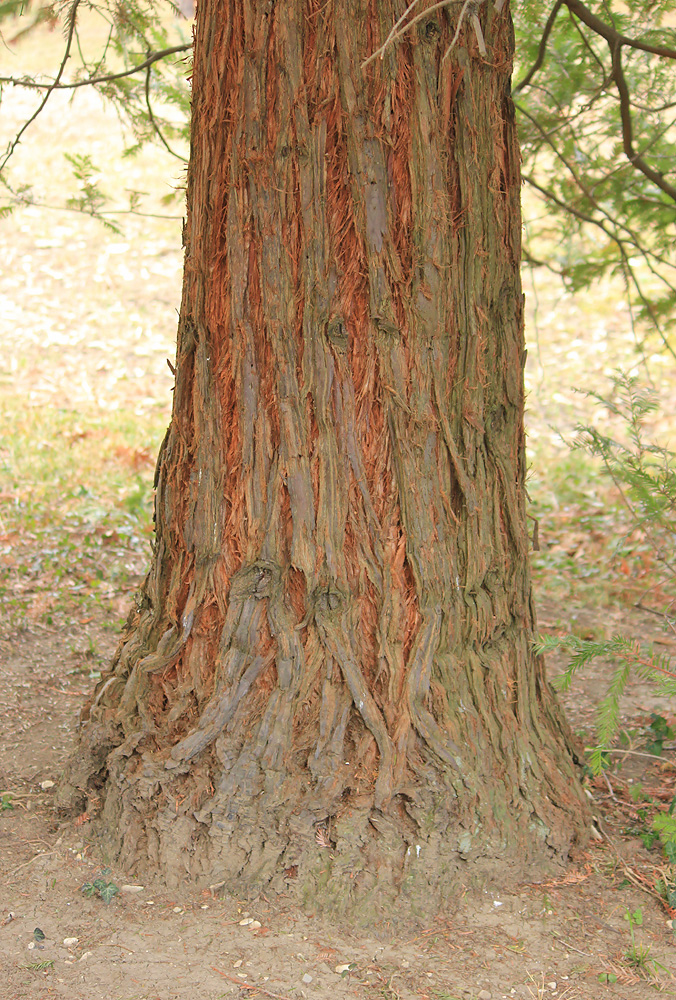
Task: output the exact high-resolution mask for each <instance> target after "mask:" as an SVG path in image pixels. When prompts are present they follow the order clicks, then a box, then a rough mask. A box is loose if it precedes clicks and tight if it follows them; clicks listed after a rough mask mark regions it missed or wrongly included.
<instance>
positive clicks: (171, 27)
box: [0, 0, 192, 232]
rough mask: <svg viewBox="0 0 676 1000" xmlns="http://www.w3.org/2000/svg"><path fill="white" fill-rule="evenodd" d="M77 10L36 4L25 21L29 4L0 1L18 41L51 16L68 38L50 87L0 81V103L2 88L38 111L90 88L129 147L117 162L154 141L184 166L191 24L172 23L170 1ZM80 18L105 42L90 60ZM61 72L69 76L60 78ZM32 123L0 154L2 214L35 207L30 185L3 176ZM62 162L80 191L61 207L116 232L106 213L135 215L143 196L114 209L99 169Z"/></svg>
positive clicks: (26, 80)
mask: <svg viewBox="0 0 676 1000" xmlns="http://www.w3.org/2000/svg"><path fill="white" fill-rule="evenodd" d="M78 7H79V4H78V2H77V0H76V2H72V0H71V2H69V3H63V4H60V5H59V6H58V7H52V6H49V7H44V8H43V7H41V6H39V5H38V6H37V8H36V10H37V12H36V14H35V16H34V17H32V20H29V19H28V18H27V17H26V15H29V10H30V8H31V4H30V3H26V2H21V3H14V2H6V3H2V2H0V24H2V22H3V21H6V20H8V19H9V18H12V17H17V16H18V15H24V17H23V18H22V20H21V21H17V22H16V26H17V27H18V26H19V25H21V27H20V30H19V34H21V35H23V36H25V35H26V34H28V33H29V32H30V31H32V30H33V29H34V28H36V27H37V26H38V25H39V24H40V23H41V22H42V21H44V20H45V18H46V17H49V18H50V19H51V20H52V21H54V22H56V21H58V20H60V21H62V22H63V26H64V29H65V32H64V33H65V35H66V38H67V41H66V43H65V46H64V56H63V61H62V65H61V70H60V71H59V73H57V75H56V76H55V77H54V78H53V79H52V80H51V81H49V80H47V81H45V76H44V74H40V75H39V76H30V75H24V76H21V77H11V76H0V100H1V99H2V88H3V86H16V85H19V86H22V87H24V88H26V89H29V90H35V91H36V97H37V98H41V99H42V103H43V104H44V103H46V101H47V100H48V99H49V96H50V93H51V90H50V88H53V89H64V88H66V89H68V90H70V92H71V93H73V92H74V91H75V90H76V89H77V88H78V87H80V86H87V85H92V86H95V87H96V88H97V89H98V91H99V92H100V93H101V94H102V95H103V97H104V98H105V100H106V101H108V102H110V103H111V104H112V105H113V106H114V107H115V109H116V111H117V113H118V115H119V117H120V119H121V121H122V122H123V123H124V124H125V125H126V126H127V128H128V135H129V142H128V145H127V147H126V150H125V152H124V154H123V155H125V156H128V157H133V156H134V155H135V154H136V153H138V151H139V150H140V149H141V148H142V147H143V146H144V145H145V144H146V143H148V142H151V141H153V142H159V143H160V144H161V145H162V146H164V148H165V149H166V150H167V151H168V152H169V153H170V154H171V155H172V156H173V157H175V158H176V159H178V160H180V161H181V162H183V163H187V157H186V156H185V155H184V150H185V149H186V145H187V142H188V139H189V131H190V121H189V119H190V88H189V84H188V76H189V73H190V50H191V48H192V39H191V31H190V25H189V24H188V23H187V22H185V21H179V20H178V19H177V18H175V17H174V16H173V14H174V13H175V11H176V7H175V5H174V4H173V3H171V2H169V0H124V2H122V3H121V2H119V0H99V2H87V4H86V5H85V4H82V5H81V7H80V9H78ZM83 11H86V12H87V14H88V15H91V14H92V13H93V12H94V13H96V15H98V17H99V18H100V19H101V21H102V22H103V24H104V26H105V41H104V42H103V45H102V48H100V49H99V50H98V51H97V52H96V53H95V55H94V56H91V55H90V54H89V47H88V45H87V44H86V38H84V37H83V33H82V28H81V24H80V17H81V13H82V12H83ZM71 18H72V32H71V30H70V29H71ZM0 38H1V35H0ZM186 58H187V60H188V61H187V62H186ZM66 67H67V69H68V72H67V73H63V71H64V70H65V69H66ZM41 106H42V105H41ZM34 117H35V116H34ZM32 120H33V119H32V118H31V119H29V120H28V122H27V123H25V125H24V126H22V129H21V131H20V132H19V133H18V135H17V136H16V137H15V138H14V139H13V140H12V141H11V142H10V143H9V144H8V146H7V148H6V150H5V151H4V154H2V155H0V183H1V184H2V186H3V188H4V191H5V198H6V201H5V203H4V204H0V213H2V214H6V213H8V212H10V211H11V210H12V208H14V207H16V206H17V205H26V204H31V203H33V201H34V197H35V196H34V193H33V191H32V189H31V188H30V186H28V185H26V184H24V183H18V182H16V181H14V180H13V178H12V177H11V174H10V169H9V168H10V166H11V163H10V160H11V156H12V153H13V150H14V148H15V147H16V145H17V142H18V139H19V137H20V136H21V135H22V133H23V131H24V130H25V128H26V127H27V126H28V125H29V124H30V122H31V121H32ZM64 155H65V157H66V160H67V161H68V162H69V164H70V167H71V170H72V176H73V179H74V180H75V182H76V184H77V187H78V194H77V195H74V196H72V197H70V198H68V199H66V202H65V207H67V208H70V209H73V210H75V211H80V212H83V213H85V214H87V215H91V216H93V217H95V218H96V219H98V220H99V221H100V222H101V223H102V224H103V225H104V226H106V227H107V228H109V229H111V230H112V231H114V232H119V226H117V224H116V223H114V222H112V221H111V218H110V216H111V214H113V213H114V212H128V211H131V212H135V211H139V209H140V203H141V193H140V192H135V191H130V192H128V195H129V207H128V208H126V207H124V208H119V207H118V206H115V205H113V203H112V202H111V199H110V198H109V197H108V196H107V195H106V194H105V192H104V191H103V189H102V187H101V186H100V184H99V183H98V174H99V173H100V171H99V168H98V167H97V166H96V165H95V164H94V163H93V162H92V160H91V159H90V158H89V157H88V156H79V155H77V154H71V153H65V154H64ZM182 197H183V191H182V190H180V189H178V190H176V191H175V192H174V193H173V195H169V196H167V197H166V198H165V202H167V201H169V200H172V199H173V200H178V201H180V200H181V199H182Z"/></svg>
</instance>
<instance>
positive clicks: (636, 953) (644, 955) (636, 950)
mask: <svg viewBox="0 0 676 1000" xmlns="http://www.w3.org/2000/svg"><path fill="white" fill-rule="evenodd" d="M624 919H625V920H627V921H628V923H629V931H630V933H631V945H630V946H629V948H628V949H627V951H626V952H625V956H624V957H625V958H626V960H627V962H629V964H630V965H633V966H634V968H636V969H645V967H646V965H647V962H648V957H649V955H650V945H647V946H646V945H642V944H638V943H637V941H636V936H635V934H634V927H642V926H643V911H642V910H641V907H640V906H639V907H638V909H636V910H633V911H632V910H630V909H629V907H625V911H624Z"/></svg>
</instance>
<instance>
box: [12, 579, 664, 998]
mask: <svg viewBox="0 0 676 1000" xmlns="http://www.w3.org/2000/svg"><path fill="white" fill-rule="evenodd" d="M120 597H121V598H122V599H124V595H120ZM571 613H577V616H578V623H579V621H580V620H582V621H583V622H584V621H585V614H586V615H587V620H588V622H589V624H590V626H592V625H593V624H594V620H595V619H597V618H598V615H596V616H595V615H592V614H591V613H588V612H587V613H585V611H584V609H581V608H580V609H571V608H568V609H566V614H571ZM561 614H562V609H561V608H558V607H557V606H555V605H547V604H545V605H544V607H543V608H542V621H543V626H545V627H546V626H547V625H548V623H549V622H550V621H551V622H552V623H553V622H554V619H556V621H557V623H558V622H559V621H560V619H561ZM607 614H608V612H604V615H607ZM580 616H581V619H580ZM618 617H619V613H618ZM644 618H647V616H641V615H640V614H639V613H638V612H637V613H636V614H635V616H633V617H632V620H631V627H632V629H633V630H634V631H635V632H636V633H637V634H643V635H644V634H645V632H646V630H648V629H650V628H651V627H652V622H650V621H646V620H644ZM104 626H105V620H104V612H103V611H101V612H100V618H99V620H96V621H93V622H90V623H88V625H87V627H86V630H84V629H80V630H77V629H76V628H73V629H72V631H71V632H70V634H58V633H56V631H55V630H49V629H47V628H45V627H40V626H37V625H36V626H35V627H32V628H23V629H22V630H21V631H20V633H17V634H14V635H11V634H9V635H3V636H2V637H1V638H0V719H1V720H2V730H1V735H0V788H2V789H3V790H4V789H9V790H10V791H11V794H12V804H13V806H14V808H12V809H5V810H3V811H2V812H1V813H0V967H1V968H2V969H3V973H2V980H1V981H0V998H2V1000H20V998H27V1000H28V998H30V1000H43V998H44V1000H46V998H47V997H70V998H73V1000H170V998H181V1000H198V998H199V1000H212V998H213V1000H215V998H217V997H233V998H238V997H244V996H249V997H254V996H256V995H259V996H263V997H265V996H271V997H286V998H289V1000H291V998H296V997H306V998H317V1000H336V998H337V997H346V998H347V997H363V998H371V997H373V998H375V997H378V996H383V997H387V998H393V1000H394V998H402V1000H408V998H411V1000H413V998H420V1000H424V998H438V1000H452V998H458V1000H460V998H463V1000H488V998H489V996H490V997H491V998H492V1000H497V998H505V997H522V998H529V997H537V998H540V997H550V996H551V997H560V998H561V997H565V998H567V1000H586V998H600V997H607V998H617V997H619V998H623V1000H634V998H636V1000H638V998H639V997H641V998H643V997H645V996H646V995H647V990H648V989H649V988H655V989H659V990H661V991H664V992H665V994H666V995H675V994H676V978H675V977H674V975H673V973H674V972H676V945H675V943H674V935H673V932H672V930H671V928H670V926H669V925H668V924H667V919H668V914H667V913H666V912H665V910H664V908H663V906H662V905H661V904H660V903H659V902H658V900H657V899H656V898H654V897H653V896H652V895H651V894H650V892H649V891H642V890H641V888H640V887H639V885H637V884H636V879H637V878H638V879H640V878H641V877H645V879H646V884H648V883H650V882H654V880H655V877H656V868H657V866H659V864H660V860H659V854H658V853H657V852H656V851H653V852H650V853H649V852H647V851H646V850H645V849H644V848H643V847H642V845H641V843H640V841H639V840H638V839H637V838H636V837H632V836H628V835H627V834H626V833H625V832H623V830H624V829H625V828H626V826H627V823H628V821H629V820H628V816H627V811H626V807H625V808H624V810H623V809H622V808H617V802H618V800H617V798H614V796H615V797H619V796H620V794H621V788H624V787H626V785H627V782H631V781H638V780H639V779H641V780H643V781H644V783H645V785H646V787H648V786H651V785H655V784H657V785H658V786H659V788H660V789H661V790H662V792H663V793H664V789H665V788H667V789H670V790H671V794H673V791H674V785H675V784H676V766H674V765H673V764H672V763H667V762H664V761H660V762H657V763H652V762H650V761H647V764H648V767H647V769H646V768H645V767H644V765H645V764H646V760H645V759H644V758H638V757H637V758H633V759H632V760H633V765H632V766H631V767H629V768H627V769H623V771H622V772H620V773H617V774H616V773H612V774H611V777H610V781H611V784H612V791H611V788H610V787H609V786H606V785H605V784H604V783H601V784H600V787H598V788H593V789H592V790H591V792H592V794H594V796H595V799H596V802H595V810H596V815H597V817H598V820H599V827H600V830H601V831H602V832H601V834H600V836H601V837H602V839H601V840H598V839H594V840H592V841H591V845H590V847H589V848H587V849H585V850H584V851H582V852H580V853H579V855H578V856H576V857H575V858H574V859H571V862H570V865H569V866H568V867H566V868H564V869H561V870H560V871H558V872H552V873H551V874H550V875H549V876H547V877H544V878H543V877H542V876H540V877H538V876H537V875H534V881H533V882H529V883H522V884H511V883H508V882H507V883H505V882H504V881H503V880H502V879H501V875H500V872H498V871H496V873H495V877H494V879H493V880H492V881H491V882H490V884H489V883H486V884H485V885H484V886H483V888H481V887H479V888H478V887H477V886H476V885H475V886H472V887H471V888H470V887H467V891H466V892H464V893H460V894H459V896H458V899H457V900H456V901H455V902H454V905H453V907H452V910H451V911H449V912H446V913H442V914H439V915H438V917H437V918H436V919H435V920H434V921H431V922H430V923H429V925H428V926H425V927H421V928H419V929H418V930H416V931H410V930H406V931H404V930H403V928H401V927H400V926H398V921H397V915H396V913H393V914H392V916H391V919H390V920H389V921H387V922H383V923H382V924H381V925H379V926H374V927H373V928H372V929H371V932H370V933H368V934H359V935H356V934H354V933H351V932H350V930H349V929H348V928H345V927H342V928H341V927H338V926H335V925H331V926H329V925H327V923H326V922H325V921H323V920H322V919H320V918H318V917H313V916H312V915H308V914H302V913H300V912H298V910H297V909H295V908H294V907H293V906H291V905H289V903H288V901H287V900H285V899H284V898H277V897H275V898H266V897H261V898H259V899H255V900H246V901H245V900H237V899H232V898H221V896H220V895H219V891H218V889H215V890H213V891H209V890H205V891H202V892H200V891H197V890H196V889H195V888H194V886H191V885H189V884H186V885H185V886H183V888H182V889H181V891H179V892H172V893H169V892H167V890H166V888H165V887H164V886H163V885H162V883H161V882H159V881H157V880H155V881H150V880H147V879H146V878H144V877H139V874H138V873H135V872H127V871H121V870H119V869H118V868H117V867H116V866H115V864H114V863H110V862H109V860H108V859H107V858H105V857H102V856H101V853H100V851H99V849H98V847H97V843H96V840H95V838H94V837H93V834H92V830H91V823H90V822H89V821H88V819H87V817H86V814H84V815H83V816H81V817H79V818H78V819H77V820H75V821H73V820H69V821H67V822H63V821H60V820H59V818H58V816H57V815H56V814H55V812H54V810H53V808H52V805H51V803H52V797H53V794H54V791H55V788H56V783H57V782H58V779H59V772H60V768H61V766H62V764H63V761H64V759H65V757H66V755H67V754H68V752H69V748H70V746H71V744H72V740H73V737H74V734H75V729H76V725H77V718H78V710H79V706H80V705H81V703H82V701H83V699H84V697H85V694H86V692H87V691H88V690H89V688H90V685H91V684H92V683H93V681H92V680H90V679H89V673H90V670H91V669H92V668H93V667H94V666H95V665H96V664H95V663H94V662H93V661H92V657H91V649H92V646H93V643H92V639H95V640H96V648H97V650H98V652H97V654H96V655H97V660H98V662H103V661H104V660H105V659H106V658H107V656H108V655H109V653H110V652H111V649H112V646H113V644H114V635H113V633H112V632H111V631H110V630H108V629H105V628H104ZM624 626H625V628H626V627H627V621H626V616H625V621H624ZM85 632H86V634H83V633H85ZM605 679H607V678H606V677H605V676H604V671H603V669H600V670H597V671H595V672H594V673H591V674H586V675H584V676H583V678H582V679H581V681H580V682H578V683H576V685H575V687H574V689H573V690H572V691H571V692H570V694H569V695H568V696H567V698H566V705H567V709H568V712H569V716H570V718H571V721H572V723H573V726H574V727H575V728H576V729H584V728H587V727H588V726H589V724H590V720H591V717H592V715H593V711H594V704H595V700H596V699H597V697H598V694H599V691H600V690H601V685H602V684H603V683H604V680H605ZM656 709H657V710H662V711H663V710H664V706H662V705H659V704H658V703H656V702H655V701H654V699H653V700H650V699H647V698H646V696H645V694H644V692H643V691H642V690H641V688H640V687H634V689H632V690H631V691H630V692H629V694H628V696H627V699H626V704H625V706H624V712H625V715H626V717H627V720H630V719H631V718H636V719H637V720H640V719H641V718H645V717H646V715H647V714H648V713H649V712H650V711H654V710H656ZM637 763H638V769H637V767H636V764H637ZM97 877H102V879H103V881H104V882H108V883H109V882H112V883H114V884H115V885H116V886H117V887H118V888H119V889H120V890H121V891H120V892H119V894H117V895H115V896H114V897H113V898H112V900H111V901H110V903H109V904H106V903H105V902H104V901H103V899H102V898H100V897H99V896H97V895H95V896H93V897H91V898H90V897H87V896H86V895H85V894H84V893H83V891H82V886H83V885H85V884H86V883H90V884H91V883H93V882H94V880H95V879H96V878H97ZM632 880H633V881H632ZM637 909H640V911H641V916H642V921H643V923H642V926H641V927H638V928H636V929H635V934H636V939H637V942H640V944H641V945H642V946H644V947H646V948H647V947H650V949H651V950H650V959H651V960H652V959H654V960H656V962H657V963H659V964H655V965H653V964H652V963H651V965H650V968H649V970H646V969H643V970H642V969H640V968H632V966H631V965H630V964H629V963H628V962H627V960H626V958H625V954H626V951H627V949H628V947H629V945H630V943H631V938H630V927H629V924H628V922H627V920H626V919H625V914H626V913H627V910H629V911H631V912H634V911H636V910H637ZM252 921H253V922H252ZM37 929H39V931H38V930H37ZM40 931H41V932H42V933H43V934H44V939H42V936H41V934H40ZM38 939H39V940H38ZM648 972H649V973H650V980H648V979H646V978H645V977H646V976H647V975H648ZM604 975H605V976H608V975H609V976H610V977H611V978H612V976H616V981H615V982H611V983H606V982H604V983H600V982H599V976H602V977H603V976H604ZM649 983H650V985H649Z"/></svg>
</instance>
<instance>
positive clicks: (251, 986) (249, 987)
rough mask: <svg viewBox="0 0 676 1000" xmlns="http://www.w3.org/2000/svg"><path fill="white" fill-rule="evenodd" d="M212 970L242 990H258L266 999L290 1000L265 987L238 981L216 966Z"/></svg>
mask: <svg viewBox="0 0 676 1000" xmlns="http://www.w3.org/2000/svg"><path fill="white" fill-rule="evenodd" d="M211 968H212V969H213V971H214V972H217V973H218V975H219V976H223V978H224V979H229V980H230V982H232V983H237V985H238V986H239V988H240V989H241V990H256V991H257V992H258V993H264V994H265V996H266V997H274V1000H290V998H289V997H285V996H282V994H281V993H271V992H270V990H266V989H265V988H264V987H263V986H257V985H256V984H254V983H247V982H244V980H242V979H237V977H236V976H230V975H228V973H227V972H222V971H221V969H217V968H216V966H215V965H212V966H211Z"/></svg>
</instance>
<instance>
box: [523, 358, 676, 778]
mask: <svg viewBox="0 0 676 1000" xmlns="http://www.w3.org/2000/svg"><path fill="white" fill-rule="evenodd" d="M612 382H613V391H612V393H611V395H610V396H602V395H600V394H598V393H589V395H590V396H592V397H593V398H595V399H596V400H598V402H599V403H601V404H602V405H603V406H604V407H605V409H606V410H607V411H609V412H610V413H611V414H613V415H614V416H615V417H616V418H618V419H619V420H620V421H621V422H622V425H623V429H624V440H623V441H620V440H617V439H616V438H613V437H609V436H608V435H606V434H602V433H601V431H599V430H598V429H597V428H596V427H591V426H586V427H584V426H578V437H577V441H576V447H579V448H584V449H585V450H586V451H588V452H589V453H590V454H591V455H593V456H594V457H596V458H598V459H600V461H601V465H602V468H603V471H604V472H605V473H606V474H607V475H608V476H609V477H610V479H612V481H613V483H614V485H615V487H616V489H617V490H618V492H619V494H620V497H621V500H622V503H623V505H624V507H625V508H626V511H627V513H628V515H629V527H628V530H627V532H626V534H627V536H628V535H634V534H637V535H640V536H641V539H642V546H643V548H644V549H648V550H649V551H650V552H651V554H652V555H653V556H654V558H655V560H656V561H657V563H658V564H659V566H660V567H661V574H660V578H659V580H658V581H657V584H656V586H655V587H653V588H651V590H658V589H659V590H660V591H661V592H662V593H663V594H664V595H665V597H666V602H665V604H664V605H663V607H662V609H658V610H656V609H654V608H649V609H647V610H650V611H655V612H656V613H657V614H659V615H660V616H661V618H662V620H663V622H664V624H665V626H666V627H667V628H669V629H670V630H671V631H672V632H676V616H675V615H674V614H673V612H672V608H673V607H674V604H675V602H676V587H675V584H676V565H674V563H673V556H672V553H673V552H674V551H675V549H676V455H675V454H674V452H672V451H669V450H668V449H667V448H664V447H662V446H661V445H657V444H654V443H651V442H650V441H649V440H647V439H646V431H645V421H646V418H647V417H648V415H649V414H650V413H652V412H654V411H655V410H656V409H657V400H656V399H655V397H654V395H653V394H652V393H651V392H650V391H649V390H647V389H645V388H644V387H642V386H640V385H639V383H638V380H637V379H636V378H634V377H633V376H629V375H626V374H624V373H622V372H618V373H616V374H615V376H614V377H613V380H612ZM672 591H673V594H672ZM637 606H638V607H641V608H643V607H644V605H643V604H642V603H641V601H638V602H637ZM536 648H537V650H538V652H542V653H547V652H552V651H553V650H557V649H559V650H560V649H563V650H565V651H567V652H568V653H569V654H570V659H569V662H568V666H567V668H566V670H565V671H564V673H563V674H562V676H561V677H559V678H557V680H556V681H555V684H556V686H557V687H559V688H560V689H561V690H564V691H565V690H567V689H568V688H569V687H570V684H571V682H572V679H573V677H574V675H575V674H576V673H577V672H578V671H579V670H582V669H583V668H584V667H586V666H587V665H588V664H589V663H590V662H591V661H592V660H595V659H597V658H599V657H604V658H606V659H610V660H612V661H614V662H615V663H616V669H615V673H614V674H613V677H612V680H611V682H610V686H609V687H608V691H607V693H606V695H605V697H604V698H602V699H601V701H600V702H599V705H598V721H597V728H598V743H597V746H596V747H594V748H593V750H592V751H591V760H590V763H591V767H592V769H593V770H594V771H595V772H597V773H598V772H599V771H601V770H603V768H604V767H605V766H606V762H607V760H608V756H607V755H608V751H609V750H610V749H611V747H612V742H613V740H614V739H615V737H616V736H617V734H618V728H619V703H620V698H621V697H622V695H623V693H624V691H625V688H626V686H627V683H628V682H629V680H630V679H631V678H632V677H633V678H636V677H638V678H639V679H641V680H644V681H648V682H650V683H651V684H653V685H654V686H655V687H656V688H657V689H658V693H659V694H661V695H663V696H664V697H667V698H672V697H674V695H676V661H675V660H674V658H673V657H670V656H667V655H664V654H660V653H657V652H655V650H654V649H653V648H652V646H647V645H644V644H642V643H639V642H637V641H635V640H632V639H628V638H627V637H626V636H623V635H614V636H612V637H611V638H610V639H598V640H597V639H584V638H580V637H579V636H575V635H568V636H547V637H544V638H542V639H541V640H540V641H539V642H538V643H537V645H536ZM658 719H662V723H663V725H661V724H660V723H659V722H658ZM651 728H652V729H653V734H654V738H653V740H652V743H651V744H650V746H649V747H648V751H649V752H651V753H655V754H657V755H659V754H660V753H661V751H662V747H663V744H664V740H665V739H670V738H671V737H672V736H673V731H672V730H671V728H670V727H669V726H668V724H667V723H666V720H664V719H663V718H662V717H661V716H655V717H654V718H653V724H652V726H651Z"/></svg>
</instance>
